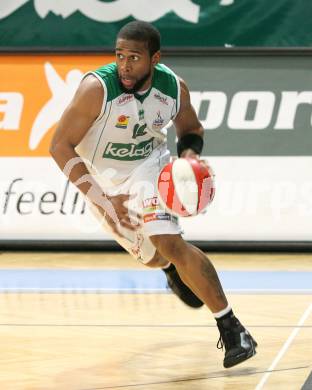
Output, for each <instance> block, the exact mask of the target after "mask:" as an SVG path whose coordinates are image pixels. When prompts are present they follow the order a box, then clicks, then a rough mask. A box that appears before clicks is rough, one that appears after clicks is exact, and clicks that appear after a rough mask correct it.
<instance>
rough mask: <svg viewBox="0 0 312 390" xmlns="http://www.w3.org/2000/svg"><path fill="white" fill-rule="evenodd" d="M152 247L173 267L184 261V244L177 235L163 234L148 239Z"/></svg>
mask: <svg viewBox="0 0 312 390" xmlns="http://www.w3.org/2000/svg"><path fill="white" fill-rule="evenodd" d="M150 239H151V241H152V243H153V245H154V246H155V248H156V249H157V252H159V253H160V254H161V255H162V256H163V257H164V258H165V259H166V260H169V261H171V262H172V263H174V264H175V265H176V264H177V263H179V262H183V261H184V260H185V253H186V252H185V251H186V248H185V242H184V240H183V239H182V237H181V236H180V235H178V234H163V235H156V236H151V237H150Z"/></svg>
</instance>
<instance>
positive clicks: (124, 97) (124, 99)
mask: <svg viewBox="0 0 312 390" xmlns="http://www.w3.org/2000/svg"><path fill="white" fill-rule="evenodd" d="M133 99H134V96H133V95H128V94H124V95H121V96H120V97H119V98H118V100H117V106H123V105H124V104H127V103H129V102H131V101H132V100H133Z"/></svg>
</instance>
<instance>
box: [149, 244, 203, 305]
mask: <svg viewBox="0 0 312 390" xmlns="http://www.w3.org/2000/svg"><path fill="white" fill-rule="evenodd" d="M147 239H148V240H149V238H148V237H147ZM145 265H146V266H148V267H151V268H161V269H162V270H163V271H164V273H165V275H166V278H167V282H168V287H169V288H170V289H171V290H172V291H173V292H174V293H175V295H177V296H178V297H179V298H180V299H181V301H182V302H184V303H185V304H186V305H188V306H190V307H192V308H194V309H195V308H196V309H197V308H200V307H202V306H203V304H204V303H203V302H202V301H201V300H200V299H199V298H198V297H197V296H196V295H195V294H194V293H193V291H192V290H190V288H189V287H188V286H187V285H186V284H185V283H184V282H183V281H182V279H181V278H180V275H179V274H178V272H177V270H176V267H175V266H174V264H172V263H170V262H169V261H168V260H165V259H164V258H163V257H162V256H161V255H160V254H159V253H158V252H157V251H155V254H154V256H153V257H152V259H151V260H149V261H146V262H145Z"/></svg>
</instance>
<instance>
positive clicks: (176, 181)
mask: <svg viewBox="0 0 312 390" xmlns="http://www.w3.org/2000/svg"><path fill="white" fill-rule="evenodd" d="M214 194H215V186H214V175H213V172H212V170H211V168H209V167H206V166H204V165H203V164H201V163H200V162H199V161H198V160H196V159H192V158H178V159H176V160H174V161H172V162H170V163H169V164H167V165H166V166H164V167H163V169H162V170H161V172H160V174H159V177H158V195H159V201H160V203H161V204H162V205H163V207H164V208H165V209H167V210H169V212H170V213H171V214H173V215H176V216H180V217H190V216H194V215H197V214H199V213H201V212H202V211H204V210H205V209H206V207H207V206H208V205H209V204H210V203H211V202H212V200H213V198H214Z"/></svg>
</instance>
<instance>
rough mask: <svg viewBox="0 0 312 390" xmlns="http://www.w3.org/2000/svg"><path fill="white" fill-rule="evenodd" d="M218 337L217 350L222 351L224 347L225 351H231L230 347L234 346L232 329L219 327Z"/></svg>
mask: <svg viewBox="0 0 312 390" xmlns="http://www.w3.org/2000/svg"><path fill="white" fill-rule="evenodd" d="M219 332H220V337H219V340H218V342H217V348H218V349H222V351H223V347H225V350H226V351H227V350H229V349H231V347H233V346H235V345H236V342H235V334H234V332H233V329H224V328H223V327H222V326H219Z"/></svg>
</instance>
